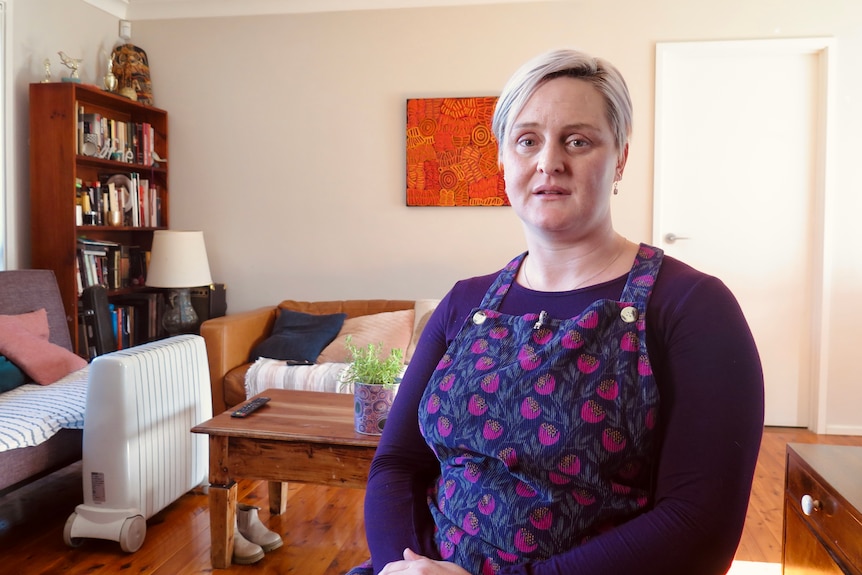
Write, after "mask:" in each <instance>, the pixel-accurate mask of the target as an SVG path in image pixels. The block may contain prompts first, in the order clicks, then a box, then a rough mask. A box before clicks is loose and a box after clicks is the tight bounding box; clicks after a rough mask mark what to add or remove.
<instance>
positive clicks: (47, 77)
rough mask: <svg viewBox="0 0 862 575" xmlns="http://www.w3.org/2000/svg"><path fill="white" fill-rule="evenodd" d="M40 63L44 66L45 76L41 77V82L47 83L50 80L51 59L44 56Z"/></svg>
mask: <svg viewBox="0 0 862 575" xmlns="http://www.w3.org/2000/svg"><path fill="white" fill-rule="evenodd" d="M42 64H43V65H44V66H45V77H44V78H42V83H43V84H49V83H50V82H51V59H50V58H45V61H44V62H43V63H42Z"/></svg>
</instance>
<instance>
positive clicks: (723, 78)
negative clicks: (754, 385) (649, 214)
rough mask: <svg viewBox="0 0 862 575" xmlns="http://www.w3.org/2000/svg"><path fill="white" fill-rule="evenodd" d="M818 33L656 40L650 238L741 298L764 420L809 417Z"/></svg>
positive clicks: (817, 212) (800, 421)
mask: <svg viewBox="0 0 862 575" xmlns="http://www.w3.org/2000/svg"><path fill="white" fill-rule="evenodd" d="M824 42H827V41H826V40H823V39H819V40H809V39H806V40H764V41H746V42H695V43H668V44H659V45H658V47H657V62H656V64H657V65H656V148H655V204H654V226H653V234H654V238H653V241H654V242H655V245H657V246H659V247H661V248H663V249H664V250H665V252H666V253H667V254H668V255H671V256H674V257H677V258H678V259H681V260H683V261H685V262H687V263H689V264H691V265H693V266H694V267H696V268H698V269H700V270H702V271H704V272H707V273H710V274H713V275H715V276H718V277H719V278H721V279H722V280H723V281H724V282H725V283H726V284H727V285H728V287H729V288H730V289H731V290H732V291H733V292H734V294H735V295H736V297H737V298H738V299H739V301H740V304H741V306H742V309H743V311H744V313H745V316H746V318H747V319H748V322H749V324H750V326H751V329H752V331H753V333H754V337H755V340H756V341H757V345H758V349H759V351H760V355H761V359H762V361H763V367H764V377H765V382H766V424H767V425H781V426H802V427H806V426H809V424H810V420H809V418H810V409H811V400H810V394H811V391H812V385H813V384H812V379H813V373H812V365H813V362H814V358H813V357H812V349H813V348H814V347H815V346H813V345H812V343H813V342H812V329H811V328H812V321H813V320H812V318H813V313H814V311H813V309H812V308H813V307H815V305H816V301H817V298H816V293H817V289H818V288H817V286H818V285H819V284H818V281H819V277H818V276H819V273H820V271H819V270H820V267H819V265H820V264H819V257H820V256H819V251H818V250H819V249H821V247H822V238H821V237H820V236H821V233H822V232H821V227H820V221H821V220H822V217H821V212H822V207H821V203H822V202H821V201H820V198H818V194H819V193H820V192H818V189H819V180H820V179H821V172H820V169H819V167H818V165H817V162H818V158H819V156H818V149H822V148H818V145H819V143H822V140H823V130H822V126H821V124H822V122H821V118H822V117H823V116H822V115H821V112H822V110H823V106H824V104H823V102H824V99H823V97H822V96H823V94H824V93H825V88H824V82H823V81H822V79H823V78H825V74H824V73H823V69H822V67H823V66H824V58H822V57H821V54H820V51H822V50H823V48H824ZM673 236H676V237H677V238H679V239H676V240H673V239H669V238H673Z"/></svg>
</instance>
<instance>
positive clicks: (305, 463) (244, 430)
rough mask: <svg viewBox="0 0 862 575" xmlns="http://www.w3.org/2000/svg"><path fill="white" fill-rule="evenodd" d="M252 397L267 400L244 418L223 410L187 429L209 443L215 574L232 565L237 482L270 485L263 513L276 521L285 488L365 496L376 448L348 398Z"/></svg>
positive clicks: (277, 392) (307, 394) (277, 393)
mask: <svg viewBox="0 0 862 575" xmlns="http://www.w3.org/2000/svg"><path fill="white" fill-rule="evenodd" d="M259 395H263V396H266V397H269V398H271V400H270V401H269V403H267V404H266V405H265V406H263V407H261V408H260V409H258V410H257V411H255V412H253V413H252V414H251V415H249V416H248V417H245V418H236V417H231V416H230V414H231V412H232V411H233V409H230V410H228V411H226V412H224V413H222V414H220V415H217V416H215V417H213V418H212V419H210V420H209V421H206V422H204V423H201V424H200V425H197V426H195V427H193V428H192V431H193V432H195V433H205V434H207V435H209V436H210V438H209V453H210V469H209V481H210V488H209V511H210V536H211V539H212V549H211V552H210V554H211V558H212V564H213V567H214V568H217V569H224V568H226V567H229V566H230V564H231V556H232V555H233V537H234V518H235V514H236V496H237V495H236V494H237V486H236V480H237V479H239V478H246V479H263V480H267V481H269V482H270V484H269V499H270V500H269V506H270V511H271V512H272V513H274V514H278V513H281V512H283V511H284V510H285V505H286V497H287V484H286V483H285V482H288V481H299V482H302V483H317V484H322V485H333V486H338V487H355V488H360V489H364V488H365V484H366V481H367V479H368V470H369V468H370V466H371V459H372V458H373V457H374V451H375V450H376V449H377V443H378V441H379V437H376V436H372V435H363V434H361V433H357V432H356V431H355V430H354V428H353V395H352V394H339V393H323V392H316V391H291V390H284V389H269V390H266V391H265V392H263V393H261V394H259ZM234 409H235V408H234Z"/></svg>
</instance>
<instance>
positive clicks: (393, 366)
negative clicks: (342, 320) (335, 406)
mask: <svg viewBox="0 0 862 575" xmlns="http://www.w3.org/2000/svg"><path fill="white" fill-rule="evenodd" d="M344 345H345V347H346V348H347V351H349V352H350V355H351V356H352V358H353V361H352V363H351V364H350V365H349V366H348V367H347V369H345V370H344V373H343V374H342V375H341V383H342V385H352V386H353V398H354V404H353V406H354V410H353V411H354V413H353V416H354V417H353V419H354V427H355V428H356V431H358V432H359V433H364V434H366V435H380V434H381V433H383V426H384V425H385V424H386V419H387V418H388V417H389V409H390V408H391V407H392V400H393V399H394V398H395V393H396V392H397V391H398V383H399V382H400V381H401V372H402V371H403V369H404V352H403V350H401V349H399V348H393V349H392V350H391V351H390V352H389V355H388V356H387V357H383V353H382V352H383V345H382V344H380V343H377V344H374V343H369V344H368V345H367V346H365V347H357V346H356V345H355V344H354V343H353V341H351V338H350V336H348V337H347V339H346V340H345V342H344Z"/></svg>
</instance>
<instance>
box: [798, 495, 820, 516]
mask: <svg viewBox="0 0 862 575" xmlns="http://www.w3.org/2000/svg"><path fill="white" fill-rule="evenodd" d="M801 503H802V512H803V513H804V514H805V515H811V514H812V513H814V512H815V511H820V510H821V509H823V504H822V503H821V502H820V501H819V500H818V499H814V498H813V497H811V496H810V495H803V496H802V501H801Z"/></svg>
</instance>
